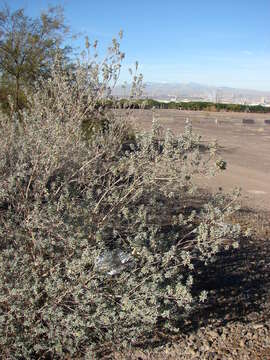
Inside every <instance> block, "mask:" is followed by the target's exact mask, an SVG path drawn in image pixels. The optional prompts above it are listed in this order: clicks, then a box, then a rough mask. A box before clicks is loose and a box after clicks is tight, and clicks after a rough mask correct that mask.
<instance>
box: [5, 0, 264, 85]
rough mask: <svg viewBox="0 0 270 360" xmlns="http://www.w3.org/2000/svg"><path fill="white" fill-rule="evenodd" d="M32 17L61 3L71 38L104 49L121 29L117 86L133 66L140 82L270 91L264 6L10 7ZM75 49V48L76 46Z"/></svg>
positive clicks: (173, 0)
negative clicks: (79, 37)
mask: <svg viewBox="0 0 270 360" xmlns="http://www.w3.org/2000/svg"><path fill="white" fill-rule="evenodd" d="M7 3H8V4H10V6H11V7H12V8H13V9H15V8H18V7H24V8H25V9H26V13H27V14H28V15H30V16H37V15H38V14H39V13H40V10H41V9H46V8H47V5H48V4H51V5H56V4H61V5H63V6H64V8H65V15H66V20H67V22H68V23H69V25H70V26H71V28H72V30H73V31H74V32H77V33H78V32H81V33H83V34H85V35H86V34H87V35H88V36H89V38H90V40H91V39H92V40H94V39H98V40H99V43H100V44H101V45H100V46H101V47H106V46H107V45H108V44H109V43H110V39H111V38H112V37H113V36H115V35H116V34H117V33H118V32H119V30H120V29H123V31H124V38H123V41H122V43H121V48H122V50H123V51H124V52H125V53H126V59H125V63H124V66H123V72H122V77H121V79H122V80H128V72H127V68H128V67H129V66H130V65H131V64H132V63H134V62H135V61H136V60H138V61H139V64H140V71H141V72H142V73H143V75H144V80H145V81H155V82H185V83H186V82H197V83H202V84H208V85H216V86H232V87H238V88H250V89H258V90H269V91H270V0H257V1H254V0H234V1H232V0H226V1H224V0H215V1H214V0H197V1H194V0H189V1H182V0H167V1H164V0H144V1H142V0H136V1H131V0H88V1H87V0H58V1H57V0H55V1H53V0H52V1H46V0H9V1H7ZM78 44H79V43H78Z"/></svg>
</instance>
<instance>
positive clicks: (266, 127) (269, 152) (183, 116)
mask: <svg viewBox="0 0 270 360" xmlns="http://www.w3.org/2000/svg"><path fill="white" fill-rule="evenodd" d="M153 116H154V117H155V118H156V119H158V120H159V122H160V124H162V125H163V126H164V127H165V128H170V129H171V130H172V131H173V132H174V133H181V132H182V131H183V128H184V126H185V122H186V120H187V119H188V120H189V121H191V122H192V125H193V129H194V132H196V133H198V134H200V135H202V140H203V141H209V140H210V141H212V140H214V139H216V140H217V141H218V144H219V146H220V155H221V156H222V158H223V159H224V160H226V161H227V164H228V166H227V170H226V171H225V172H223V173H222V174H221V175H219V176H217V177H215V178H211V179H204V180H203V182H202V187H206V188H209V189H212V190H215V189H217V188H218V187H222V188H223V189H224V190H227V191H229V190H230V189H233V188H234V187H236V186H237V187H240V188H241V189H242V195H243V196H242V199H243V203H244V205H245V206H249V207H253V208H257V209H261V210H270V124H265V123H264V120H265V119H270V114H247V113H229V112H216V113H215V112H203V111H183V110H159V109H155V110H134V111H133V117H132V121H133V122H134V125H135V126H136V127H137V128H138V129H144V130H149V129H150V128H151V123H152V119H153ZM247 118H248V119H254V120H255V123H254V124H248V125H246V124H243V123H242V120H243V119H247Z"/></svg>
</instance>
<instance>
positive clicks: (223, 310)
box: [182, 210, 270, 333]
mask: <svg viewBox="0 0 270 360" xmlns="http://www.w3.org/2000/svg"><path fill="white" fill-rule="evenodd" d="M243 213H244V215H245V216H247V217H250V218H251V217H252V216H253V215H254V214H253V212H252V211H248V210H244V211H243ZM268 226H270V224H269V222H268ZM269 258H270V237H264V238H260V237H259V236H257V235H254V236H253V237H251V238H250V239H246V238H245V239H241V240H240V247H239V249H238V250H230V251H227V252H223V253H221V254H219V256H218V258H217V261H216V262H215V263H214V264H211V265H208V266H207V267H203V266H202V267H201V268H200V271H201V273H200V274H199V275H197V276H196V278H195V287H194V290H195V293H199V292H200V291H201V290H204V289H205V290H207V291H208V294H209V296H208V300H207V303H205V304H204V305H203V306H200V307H199V308H198V309H197V310H196V311H195V312H194V313H193V314H192V316H190V318H189V319H188V320H189V324H187V323H185V325H182V326H184V327H185V328H183V332H185V333H186V332H190V331H194V330H196V329H197V328H199V327H201V326H206V325H208V324H212V325H213V326H214V327H216V326H220V325H221V326H222V325H225V324H226V323H227V322H233V321H240V322H243V323H247V322H250V321H264V320H269V319H270V262H269ZM187 325H188V326H187Z"/></svg>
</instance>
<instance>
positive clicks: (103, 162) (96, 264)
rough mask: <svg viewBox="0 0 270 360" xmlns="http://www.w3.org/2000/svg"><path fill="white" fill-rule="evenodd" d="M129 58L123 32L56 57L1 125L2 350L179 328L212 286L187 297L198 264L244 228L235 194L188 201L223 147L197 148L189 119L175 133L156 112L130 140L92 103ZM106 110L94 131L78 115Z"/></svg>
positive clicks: (68, 345)
mask: <svg viewBox="0 0 270 360" xmlns="http://www.w3.org/2000/svg"><path fill="white" fill-rule="evenodd" d="M122 58H123V54H122V53H121V52H120V50H119V44H118V42H117V41H116V40H114V42H113V46H112V48H111V49H110V56H109V57H108V58H107V59H105V61H103V62H101V63H98V61H97V60H96V58H94V60H91V61H90V62H89V61H86V62H84V61H81V62H78V65H77V66H76V68H75V69H73V70H72V71H71V72H70V73H67V72H66V70H63V67H62V66H61V62H59V61H56V62H55V64H54V67H53V69H52V77H51V78H50V79H47V80H41V81H40V84H39V89H38V91H37V92H36V93H35V94H32V95H31V96H30V95H29V98H31V107H30V109H28V110H24V112H22V114H21V117H22V119H23V121H22V122H20V123H18V122H16V119H14V121H13V122H9V121H7V122H5V121H2V122H1V137H0V146H1V153H0V225H1V226H0V237H1V243H0V247H1V252H0V269H1V276H0V334H1V336H0V353H1V356H2V357H3V358H6V359H7V358H10V359H15V358H16V359H18V358H26V359H29V358H31V359H32V358H46V359H49V358H53V359H57V358H70V357H71V358H93V357H94V356H95V355H97V354H98V351H99V350H100V349H102V348H104V347H111V346H113V345H117V346H120V345H121V346H125V345H126V344H128V343H133V342H134V343H135V342H136V341H138V340H140V339H142V338H143V337H146V336H148V335H149V334H151V333H152V332H153V331H154V330H155V329H157V328H160V327H162V328H163V329H167V330H168V331H177V329H178V328H177V324H178V322H179V321H180V320H181V318H182V316H183V314H186V313H187V312H189V311H190V310H191V309H192V308H193V307H194V306H196V304H197V303H198V302H199V301H204V300H205V297H206V292H202V293H201V294H200V296H199V297H198V298H196V297H194V296H193V294H192V283H193V277H194V276H196V264H197V262H198V261H203V262H205V263H207V262H210V261H213V260H214V256H215V254H216V253H217V252H219V251H220V250H221V249H222V248H224V247H225V248H228V247H229V246H230V245H232V244H233V245H234V246H236V245H237V243H235V242H234V239H237V237H238V236H239V233H240V228H239V226H237V225H230V224H228V223H226V216H227V215H228V214H230V213H231V212H232V211H234V206H233V203H234V200H233V199H231V200H230V202H229V203H228V202H227V201H226V200H225V198H224V197H223V196H221V194H218V195H217V196H215V197H213V198H212V200H211V201H210V202H209V203H206V204H204V206H203V207H202V208H201V209H198V210H192V209H191V205H192V203H191V201H192V199H193V198H194V197H196V196H197V195H196V194H197V192H196V187H195V185H194V178H197V179H199V178H200V177H202V176H209V175H213V174H214V173H216V172H217V171H220V169H219V164H220V161H219V159H216V155H215V145H212V146H211V145H209V147H208V151H204V153H201V151H200V137H198V136H196V135H195V134H193V132H192V127H191V126H190V125H189V126H187V127H186V129H185V131H184V133H183V134H181V135H179V136H178V137H175V136H173V134H172V133H171V132H170V131H166V132H164V130H163V129H162V128H161V127H160V126H159V125H158V124H157V123H155V122H154V123H153V129H152V132H150V133H140V134H135V133H134V135H133V136H134V137H135V141H133V142H131V143H130V146H129V151H126V150H125V149H124V148H123V141H125V140H126V139H127V138H129V135H128V134H130V131H131V130H130V125H129V122H128V121H127V119H126V118H125V116H123V115H122V116H121V115H119V111H118V112H114V111H113V107H112V109H110V110H108V109H107V110H106V111H104V110H103V111H102V112H100V106H96V105H97V103H100V102H102V101H103V100H104V101H106V97H107V96H109V93H110V90H111V85H110V84H112V83H115V81H116V80H117V77H118V72H119V69H120V62H121V59H122ZM136 79H138V78H135V82H136ZM112 86H113V85H112ZM123 114H125V113H123ZM104 118H105V119H106V131H104V129H103V128H99V127H97V129H96V130H95V132H94V135H93V136H91V137H90V141H89V139H88V138H85V136H84V132H83V131H82V123H83V121H85V120H88V119H89V120H90V121H91V119H95V122H97V123H98V121H99V120H100V121H102V119H104ZM160 138H164V141H163V142H162V151H159V147H157V144H158V143H159V141H160V140H159V139H160Z"/></svg>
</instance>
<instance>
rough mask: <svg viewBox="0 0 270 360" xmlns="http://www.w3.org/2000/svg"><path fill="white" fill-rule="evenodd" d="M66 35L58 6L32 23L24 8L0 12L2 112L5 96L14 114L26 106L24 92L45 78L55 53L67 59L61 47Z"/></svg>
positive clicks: (61, 13)
mask: <svg viewBox="0 0 270 360" xmlns="http://www.w3.org/2000/svg"><path fill="white" fill-rule="evenodd" d="M68 31H69V29H68V27H67V26H66V25H65V22H64V16H63V8H62V7H59V6H57V7H50V8H48V10H47V11H45V12H42V13H41V14H40V16H39V17H38V18H35V19H34V18H31V17H28V16H27V15H26V14H25V11H24V9H23V8H21V9H18V10H15V11H14V12H12V11H11V10H10V8H9V7H8V6H5V7H4V8H3V9H2V10H1V11H0V73H1V80H2V81H1V98H2V108H5V106H6V104H4V103H3V98H4V99H5V101H6V103H7V97H8V95H11V97H12V99H13V103H14V111H18V109H20V108H22V107H23V106H25V99H24V97H23V88H24V87H29V86H33V84H34V82H35V81H36V80H37V79H38V78H39V77H40V76H42V77H44V76H45V77H46V76H48V74H49V71H50V70H49V69H50V67H51V64H52V61H53V59H54V57H55V55H56V54H57V53H60V54H61V55H62V56H66V55H67V53H68V50H69V48H68V47H65V46H63V41H64V39H65V36H66V35H67V33H68ZM3 105H4V106H3ZM6 107H7V106H6Z"/></svg>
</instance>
